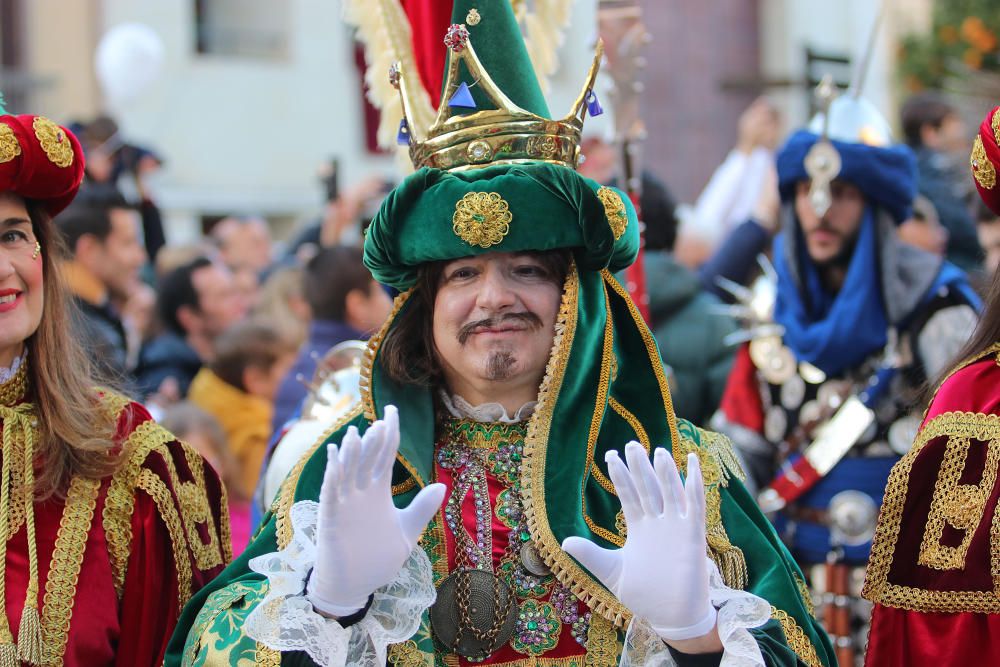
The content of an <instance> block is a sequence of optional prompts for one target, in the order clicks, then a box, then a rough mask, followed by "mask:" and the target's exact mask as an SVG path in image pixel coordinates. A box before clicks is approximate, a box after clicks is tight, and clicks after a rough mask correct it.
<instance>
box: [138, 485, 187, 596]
mask: <svg viewBox="0 0 1000 667" xmlns="http://www.w3.org/2000/svg"><path fill="white" fill-rule="evenodd" d="M137 488H139V489H142V490H143V491H145V492H146V493H148V494H149V496H150V497H151V498H152V499H153V502H155V503H156V509H157V511H158V512H159V514H160V518H161V519H163V523H164V524H165V525H166V526H167V532H168V533H169V534H170V546H171V547H173V551H174V563H175V565H176V567H177V602H178V609H183V608H184V605H185V604H186V603H187V601H188V599H190V597H191V579H192V574H191V558H190V557H189V556H188V551H187V548H186V547H187V541H186V540H185V539H184V525H183V523H181V517H180V515H179V514H178V513H177V505H176V504H175V503H174V498H173V495H171V493H170V489H168V488H167V485H166V483H165V482H164V481H163V480H162V479H160V478H159V477H158V476H157V475H156V474H155V473H154V472H152V471H151V470H148V469H145V468H143V470H142V472H141V473H140V474H139V480H138V484H137Z"/></svg>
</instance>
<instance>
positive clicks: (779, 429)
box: [764, 405, 788, 442]
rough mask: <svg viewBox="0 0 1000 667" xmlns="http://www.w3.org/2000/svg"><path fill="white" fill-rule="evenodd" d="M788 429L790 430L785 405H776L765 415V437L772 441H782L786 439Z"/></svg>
mask: <svg viewBox="0 0 1000 667" xmlns="http://www.w3.org/2000/svg"><path fill="white" fill-rule="evenodd" d="M786 430H788V415H786V414H785V409H784V408H783V407H781V406H780V405H776V406H774V407H773V408H771V409H770V410H768V411H767V415H765V416H764V437H765V438H767V439H768V440H770V441H771V442H781V441H782V440H784V439H785V431H786Z"/></svg>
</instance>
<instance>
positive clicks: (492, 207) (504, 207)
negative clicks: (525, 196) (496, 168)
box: [451, 192, 513, 248]
mask: <svg viewBox="0 0 1000 667" xmlns="http://www.w3.org/2000/svg"><path fill="white" fill-rule="evenodd" d="M512 219H513V216H512V215H511V212H510V206H509V205H508V204H507V202H506V201H505V200H504V198H503V197H501V196H500V194H499V193H497V192H467V193H465V196H464V197H462V198H461V199H459V200H458V202H457V203H456V204H455V214H454V215H453V216H452V218H451V221H452V229H453V230H454V232H455V234H456V235H457V236H458V237H459V238H460V239H462V240H463V241H465V242H466V243H468V244H469V245H475V246H479V247H480V248H489V247H490V246H495V245H497V244H498V243H500V242H501V241H503V239H504V237H505V236H507V234H508V233H509V232H510V223H511V220H512Z"/></svg>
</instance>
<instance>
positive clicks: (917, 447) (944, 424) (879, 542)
mask: <svg viewBox="0 0 1000 667" xmlns="http://www.w3.org/2000/svg"><path fill="white" fill-rule="evenodd" d="M994 351H995V350H994ZM986 354H987V353H984V354H983V355H980V356H979V357H978V358H982V357H983V356H986ZM966 365H967V364H966ZM942 436H949V438H951V440H949V444H950V443H951V442H952V441H953V440H954V439H959V440H962V439H967V440H980V441H983V442H988V443H990V447H992V446H993V445H994V443H995V441H997V440H998V439H1000V417H998V416H997V415H992V414H990V415H984V414H977V413H971V412H947V413H944V414H941V415H938V416H937V417H935V418H934V419H932V420H931V421H930V422H928V423H927V424H926V425H925V426H924V428H923V429H921V431H920V433H919V434H918V435H917V439H916V441H915V442H914V443H913V447H912V448H911V449H910V451H909V452H908V453H907V454H906V455H905V456H904V457H903V458H902V459H900V460H899V462H898V463H896V465H895V466H893V468H892V472H891V473H890V474H889V481H888V483H887V484H886V490H885V498H884V500H883V503H882V511H881V513H880V515H879V523H878V526H877V528H876V530H875V539H874V541H873V543H872V553H871V560H870V561H869V566H868V572H867V577H866V579H865V586H864V589H863V590H862V595H863V596H864V597H865V598H867V599H868V600H871V601H872V602H877V603H879V604H882V605H885V606H888V607H896V608H899V609H909V610H914V611H924V612H934V611H941V612H976V613H987V614H991V613H993V614H995V613H1000V595H998V593H1000V506H998V507H997V508H995V509H994V511H993V517H992V523H991V529H990V571H991V573H992V575H993V589H992V590H987V591H984V590H972V591H930V590H923V589H919V588H913V587H911V586H901V585H897V584H893V583H891V582H889V580H888V575H889V571H890V569H891V567H892V562H893V558H894V556H895V548H896V543H897V541H898V539H899V531H900V525H901V523H902V520H903V507H904V504H905V501H906V498H907V492H908V488H909V479H910V471H911V469H912V467H913V463H914V461H915V460H916V458H917V456H918V455H919V454H920V451H921V450H922V449H923V448H924V447H925V446H926V445H927V444H928V443H930V442H931V441H933V440H934V439H936V438H939V437H942ZM987 457H989V452H988V453H987ZM947 465H949V462H948V461H947V459H946V460H945V461H944V462H943V463H942V466H947ZM989 466H991V464H990V463H987V467H989ZM992 467H993V469H994V471H993V475H995V474H996V463H995V462H994V463H993V464H992ZM934 496H935V498H936V497H937V496H938V493H937V487H936V485H935V494H934ZM933 507H934V506H933V504H932V510H931V516H929V517H928V522H930V521H932V520H935V519H936V517H934V516H933ZM974 528H975V527H973V530H972V532H974Z"/></svg>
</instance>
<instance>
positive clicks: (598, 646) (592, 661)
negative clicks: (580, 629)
mask: <svg viewBox="0 0 1000 667" xmlns="http://www.w3.org/2000/svg"><path fill="white" fill-rule="evenodd" d="M619 653H621V650H620V647H619V644H618V632H617V631H616V630H615V627H614V626H613V625H612V624H611V623H610V622H608V620H607V619H605V618H602V617H600V616H591V618H590V628H588V630H587V655H586V656H585V658H584V665H585V667H615V666H616V665H617V664H618V654H619Z"/></svg>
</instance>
